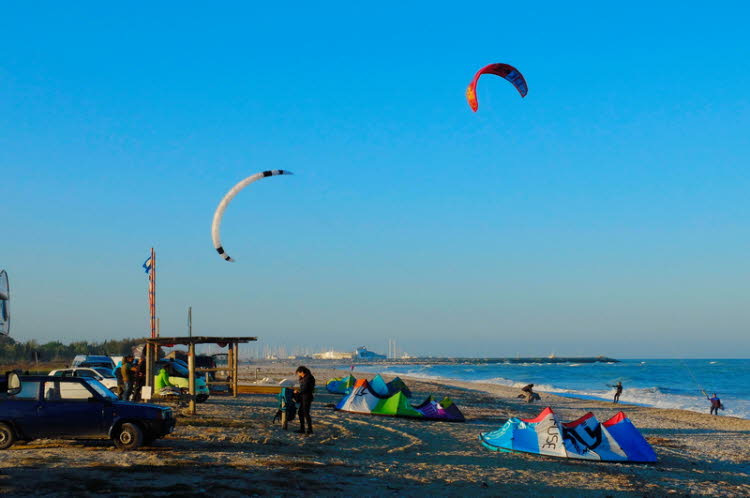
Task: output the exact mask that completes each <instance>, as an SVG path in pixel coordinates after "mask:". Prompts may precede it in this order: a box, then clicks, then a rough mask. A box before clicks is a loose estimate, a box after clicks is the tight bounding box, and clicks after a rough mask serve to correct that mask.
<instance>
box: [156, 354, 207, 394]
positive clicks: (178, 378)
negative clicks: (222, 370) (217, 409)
mask: <svg viewBox="0 0 750 498" xmlns="http://www.w3.org/2000/svg"><path fill="white" fill-rule="evenodd" d="M162 368H164V369H166V371H167V375H169V384H170V385H172V386H174V387H176V388H178V389H180V390H181V391H185V392H187V390H188V389H189V388H190V386H189V380H188V376H189V372H188V367H187V365H185V364H184V363H183V362H182V361H180V360H172V359H168V358H162V359H161V360H159V361H157V362H156V363H155V364H154V385H156V384H157V380H156V378H157V377H158V374H159V370H161V369H162ZM208 396H209V391H208V385H206V381H205V380H204V379H203V378H202V377H199V376H198V375H196V376H195V401H197V402H198V403H203V402H204V401H206V400H207V399H208Z"/></svg>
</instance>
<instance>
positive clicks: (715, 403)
mask: <svg viewBox="0 0 750 498" xmlns="http://www.w3.org/2000/svg"><path fill="white" fill-rule="evenodd" d="M706 398H708V400H709V401H710V402H711V411H710V412H709V413H710V414H711V415H718V414H719V408H721V409H722V410H723V409H724V406H722V404H721V400H720V399H719V397H718V396H717V395H716V393H714V397H713V398H709V397H708V396H706Z"/></svg>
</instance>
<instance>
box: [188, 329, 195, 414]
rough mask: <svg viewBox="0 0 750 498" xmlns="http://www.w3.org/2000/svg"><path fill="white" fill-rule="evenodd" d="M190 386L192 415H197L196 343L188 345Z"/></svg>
mask: <svg viewBox="0 0 750 498" xmlns="http://www.w3.org/2000/svg"><path fill="white" fill-rule="evenodd" d="M188 386H189V387H190V415H195V344H193V343H192V342H191V343H190V346H188Z"/></svg>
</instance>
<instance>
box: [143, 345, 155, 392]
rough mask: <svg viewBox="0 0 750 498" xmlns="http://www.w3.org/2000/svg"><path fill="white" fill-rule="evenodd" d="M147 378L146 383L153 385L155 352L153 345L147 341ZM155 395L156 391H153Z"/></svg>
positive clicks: (149, 385)
mask: <svg viewBox="0 0 750 498" xmlns="http://www.w3.org/2000/svg"><path fill="white" fill-rule="evenodd" d="M145 347H146V379H145V382H144V385H146V386H148V387H153V385H154V354H153V352H152V349H153V345H152V344H149V343H148V342H147V343H146V346H145ZM151 395H152V396H153V395H154V393H153V392H152V393H151Z"/></svg>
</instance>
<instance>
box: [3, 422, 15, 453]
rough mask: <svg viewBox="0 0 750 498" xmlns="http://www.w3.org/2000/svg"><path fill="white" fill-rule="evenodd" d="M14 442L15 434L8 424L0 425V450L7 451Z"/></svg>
mask: <svg viewBox="0 0 750 498" xmlns="http://www.w3.org/2000/svg"><path fill="white" fill-rule="evenodd" d="M15 442H16V433H15V431H14V430H13V427H11V426H9V425H8V424H4V423H3V424H0V450H7V449H8V448H10V447H11V446H13V443H15Z"/></svg>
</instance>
